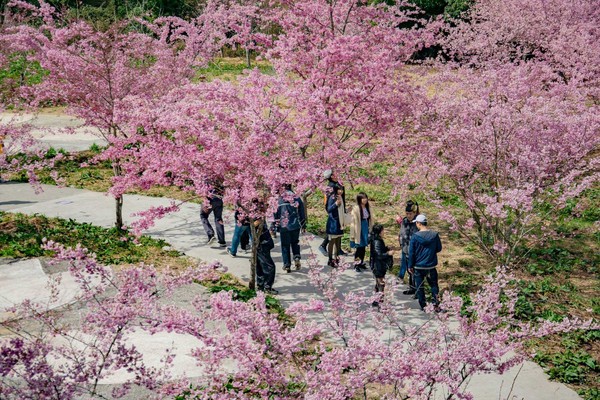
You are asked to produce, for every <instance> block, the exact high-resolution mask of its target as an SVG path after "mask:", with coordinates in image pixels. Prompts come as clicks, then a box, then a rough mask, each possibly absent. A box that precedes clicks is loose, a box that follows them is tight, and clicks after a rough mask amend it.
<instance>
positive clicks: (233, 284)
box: [200, 273, 294, 325]
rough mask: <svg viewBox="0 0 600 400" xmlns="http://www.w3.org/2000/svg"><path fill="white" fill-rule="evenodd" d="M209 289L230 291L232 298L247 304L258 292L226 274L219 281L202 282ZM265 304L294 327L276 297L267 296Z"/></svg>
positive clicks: (214, 291) (210, 290)
mask: <svg viewBox="0 0 600 400" xmlns="http://www.w3.org/2000/svg"><path fill="white" fill-rule="evenodd" d="M200 283H201V284H202V285H203V286H206V287H207V288H208V291H209V292H211V293H218V292H221V291H228V292H231V293H232V298H233V299H234V300H237V301H243V302H247V301H248V300H251V299H253V298H255V297H256V291H255V290H252V289H249V288H248V287H247V286H246V285H244V284H242V283H241V282H240V281H239V279H238V278H236V277H235V276H233V275H231V274H229V273H225V274H222V275H221V276H220V277H219V279H218V280H217V281H203V282H200ZM265 304H266V305H267V309H268V310H269V311H270V312H273V313H275V314H277V318H278V319H279V320H280V321H282V322H283V323H284V324H286V325H293V324H294V321H293V319H292V318H290V317H289V316H288V315H287V314H286V313H285V308H284V307H283V306H282V305H281V303H280V302H279V300H277V298H276V297H273V296H269V295H266V296H265Z"/></svg>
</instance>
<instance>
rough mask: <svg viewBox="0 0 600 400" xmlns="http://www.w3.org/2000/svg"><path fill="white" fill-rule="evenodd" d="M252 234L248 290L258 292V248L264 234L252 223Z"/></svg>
mask: <svg viewBox="0 0 600 400" xmlns="http://www.w3.org/2000/svg"><path fill="white" fill-rule="evenodd" d="M259 231H260V232H259ZM250 233H251V234H252V255H251V256H250V283H248V288H249V289H251V290H256V264H257V260H258V246H259V245H260V239H259V238H260V234H261V233H262V228H260V229H256V226H254V224H253V223H251V224H250Z"/></svg>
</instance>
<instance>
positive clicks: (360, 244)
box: [350, 192, 373, 272]
mask: <svg viewBox="0 0 600 400" xmlns="http://www.w3.org/2000/svg"><path fill="white" fill-rule="evenodd" d="M356 203H357V205H358V207H354V208H353V209H352V212H351V218H352V219H351V223H350V247H351V248H353V249H356V251H355V253H354V270H355V271H356V272H362V270H363V269H367V266H366V265H365V253H366V249H367V245H368V244H369V232H370V231H371V228H372V227H373V214H372V213H371V207H370V206H369V197H368V196H367V195H366V194H365V193H362V192H361V193H359V194H358V196H356Z"/></svg>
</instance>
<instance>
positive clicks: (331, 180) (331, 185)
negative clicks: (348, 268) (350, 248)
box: [319, 169, 346, 256]
mask: <svg viewBox="0 0 600 400" xmlns="http://www.w3.org/2000/svg"><path fill="white" fill-rule="evenodd" d="M323 178H325V179H326V180H327V188H326V191H327V192H326V193H325V211H327V201H328V200H329V196H330V195H331V193H335V192H336V190H337V188H338V187H341V188H342V190H343V189H344V186H343V185H342V184H341V183H339V182H338V181H337V179H336V178H335V175H334V173H333V170H331V169H328V170H325V171H323ZM342 203H343V204H344V214H345V213H346V193H345V191H344V192H342ZM328 245H329V235H326V236H325V240H323V243H321V245H320V246H319V251H320V252H321V254H323V255H324V256H326V255H328V254H327V249H328ZM338 255H339V256H345V255H346V253H344V251H343V250H342V248H341V247H340V248H339V250H338Z"/></svg>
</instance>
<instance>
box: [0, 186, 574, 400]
mask: <svg viewBox="0 0 600 400" xmlns="http://www.w3.org/2000/svg"><path fill="white" fill-rule="evenodd" d="M168 204H169V200H168V199H164V198H156V197H148V196H137V195H127V196H125V201H124V212H123V215H124V219H125V222H126V223H131V222H132V221H134V220H135V218H132V217H131V214H132V213H135V212H139V211H143V210H146V209H148V208H149V207H152V206H160V205H168ZM0 210H4V211H10V212H20V213H24V214H30V215H32V214H36V213H38V214H44V215H47V216H50V217H60V218H72V219H74V220H76V221H79V222H88V223H91V224H94V225H98V226H104V227H110V226H113V224H114V200H113V199H112V198H110V197H108V196H106V195H104V194H102V193H96V192H90V191H87V190H79V189H71V188H64V189H60V188H57V187H55V186H44V193H43V194H41V195H39V196H36V195H35V194H34V192H33V190H32V188H31V187H30V186H29V185H27V184H17V183H3V184H0ZM225 223H226V237H227V238H228V239H230V238H231V233H232V231H233V216H232V213H226V214H225ZM147 233H148V235H150V236H152V237H155V238H161V239H164V240H166V241H167V242H168V243H169V244H171V245H172V247H174V248H175V249H177V250H179V251H182V252H184V253H185V254H186V255H189V256H192V257H196V258H198V259H201V260H204V261H212V260H219V261H221V262H222V263H223V264H224V265H226V266H227V267H228V268H229V271H230V272H231V273H233V274H234V275H236V276H238V277H240V278H241V279H243V280H245V281H248V279H249V272H250V268H249V262H248V257H247V256H244V255H242V256H240V257H237V258H231V257H230V256H228V255H227V254H226V252H225V250H224V249H218V248H211V247H208V246H205V245H203V244H202V243H203V242H204V240H205V235H204V232H203V231H202V227H201V224H200V221H199V206H198V205H196V204H185V205H183V206H182V207H181V209H180V211H178V212H176V213H173V214H170V215H168V216H166V217H165V218H164V219H162V220H159V221H157V223H156V225H155V226H154V227H153V228H151V229H150V230H149V231H148V232H147ZM277 242H278V241H277V240H276V245H277V247H276V248H275V249H274V250H273V252H272V253H273V255H274V259H275V262H276V264H277V266H278V271H277V276H276V280H275V285H274V286H275V288H277V289H278V290H279V291H280V295H279V296H278V298H279V300H280V301H281V302H282V304H283V305H284V306H285V305H287V304H290V303H291V302H294V301H307V300H308V299H309V298H311V297H313V296H316V294H315V291H314V289H313V288H312V286H311V285H310V283H309V279H308V276H307V273H306V267H304V268H303V270H301V271H299V272H293V273H291V274H286V273H285V272H283V271H282V262H281V257H280V251H279V245H278V243H277ZM319 243H320V239H319V238H312V237H310V236H305V237H303V240H302V244H303V245H302V252H303V254H307V253H309V252H313V253H318V251H317V248H318V245H319ZM318 257H319V258H320V260H321V261H323V262H325V261H326V260H325V257H323V256H322V255H321V254H320V253H318ZM1 279H2V278H1V275H0V286H2V287H3V288H4V287H5V284H8V283H7V282H3V281H2V280H1ZM12 282H14V281H12ZM340 284H341V287H343V288H344V290H345V291H354V290H366V291H370V290H371V288H372V285H373V278H372V276H371V274H370V273H362V274H358V273H356V272H355V271H353V270H348V271H345V273H344V274H343V276H342V278H341V281H340ZM21 287H22V286H19V288H21ZM399 302H400V305H403V306H405V307H407V312H406V322H407V323H414V324H419V325H421V324H422V323H423V322H424V321H425V320H426V319H427V318H428V316H427V315H426V314H423V313H422V312H420V310H419V309H418V304H417V303H416V301H414V300H412V299H409V298H407V297H405V298H404V299H400V301H399ZM388 334H390V333H389V332H386V335H388ZM392 335H393V333H392ZM140 339H141V338H140ZM163 339H164V340H163V342H164V341H165V340H166V341H167V342H168V341H169V340H170V339H169V338H166V339H165V338H163ZM144 340H147V339H144ZM177 341H178V342H179V339H177ZM521 367H522V368H521ZM188 371H189V370H188ZM519 371H520V372H519ZM118 381H119V378H118V377H116V378H113V379H112V380H111V382H110V383H118ZM469 389H470V390H471V391H472V393H473V394H474V395H475V399H481V400H487V399H490V400H492V399H494V400H495V399H498V398H506V397H507V396H509V393H510V397H509V398H510V399H525V400H538V399H539V400H545V399H564V400H570V399H579V397H578V396H577V394H576V393H575V392H574V391H573V390H571V389H569V388H567V387H566V386H565V385H562V384H560V383H556V382H550V381H548V379H547V376H546V375H545V374H544V373H543V371H542V369H541V368H540V367H539V366H538V365H537V364H535V363H532V362H525V363H524V364H523V365H522V366H517V367H515V368H513V369H512V370H510V371H508V372H507V373H506V374H505V375H502V376H500V375H497V374H487V375H479V376H475V377H474V378H473V379H472V380H471V382H470V384H469Z"/></svg>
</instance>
